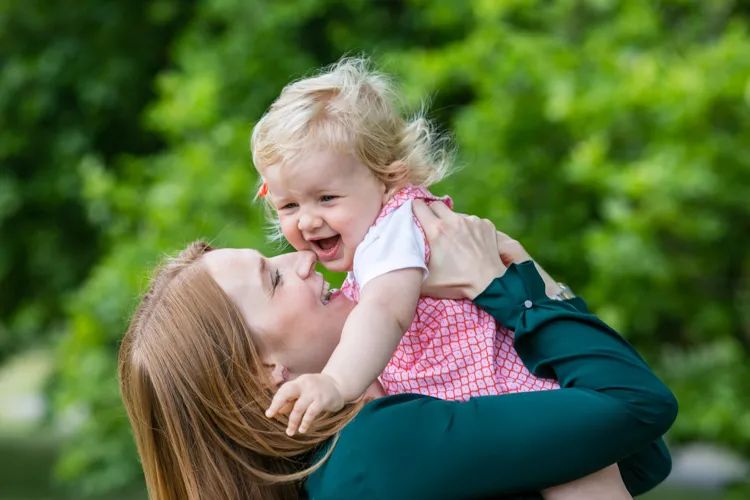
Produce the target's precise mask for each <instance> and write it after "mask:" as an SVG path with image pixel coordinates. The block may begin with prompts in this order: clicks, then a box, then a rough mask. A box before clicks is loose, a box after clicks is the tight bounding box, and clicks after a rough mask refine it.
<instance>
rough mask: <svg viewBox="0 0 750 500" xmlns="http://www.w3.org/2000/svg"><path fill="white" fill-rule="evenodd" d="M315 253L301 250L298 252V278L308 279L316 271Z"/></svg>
mask: <svg viewBox="0 0 750 500" xmlns="http://www.w3.org/2000/svg"><path fill="white" fill-rule="evenodd" d="M316 260H317V259H316V257H315V252H311V251H310V250H300V251H299V252H297V265H296V268H297V269H296V270H297V276H299V277H300V278H301V279H307V277H308V276H310V273H311V272H312V271H313V269H315V261H316Z"/></svg>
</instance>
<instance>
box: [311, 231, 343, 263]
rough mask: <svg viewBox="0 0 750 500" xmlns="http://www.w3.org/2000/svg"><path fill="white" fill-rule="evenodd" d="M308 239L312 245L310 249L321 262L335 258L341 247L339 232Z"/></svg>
mask: <svg viewBox="0 0 750 500" xmlns="http://www.w3.org/2000/svg"><path fill="white" fill-rule="evenodd" d="M309 241H310V244H311V245H312V250H313V251H314V252H315V254H316V255H317V256H318V260H319V261H321V262H328V261H331V260H333V259H335V258H336V256H337V255H338V253H339V251H340V248H341V235H339V234H337V235H334V236H329V237H327V238H320V239H319V240H309Z"/></svg>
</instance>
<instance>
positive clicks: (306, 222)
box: [297, 214, 322, 231]
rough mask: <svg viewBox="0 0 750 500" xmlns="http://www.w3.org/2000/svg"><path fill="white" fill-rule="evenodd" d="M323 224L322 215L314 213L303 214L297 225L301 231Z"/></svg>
mask: <svg viewBox="0 0 750 500" xmlns="http://www.w3.org/2000/svg"><path fill="white" fill-rule="evenodd" d="M321 225H322V221H321V219H320V217H318V216H316V215H314V214H302V215H300V218H299V222H298V223H297V227H298V228H299V230H300V231H310V230H313V229H318V228H319V227H320V226H321Z"/></svg>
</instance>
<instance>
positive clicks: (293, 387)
mask: <svg viewBox="0 0 750 500" xmlns="http://www.w3.org/2000/svg"><path fill="white" fill-rule="evenodd" d="M299 396H300V390H299V387H298V385H297V384H295V383H293V382H287V383H286V384H284V385H282V386H281V387H280V388H279V390H278V391H276V395H274V397H273V399H272V400H271V406H269V407H268V409H267V410H266V417H268V418H273V417H275V416H276V415H277V414H278V413H279V412H280V410H281V409H283V408H284V407H285V406H287V403H289V402H290V401H293V400H295V399H297V398H298V397H299Z"/></svg>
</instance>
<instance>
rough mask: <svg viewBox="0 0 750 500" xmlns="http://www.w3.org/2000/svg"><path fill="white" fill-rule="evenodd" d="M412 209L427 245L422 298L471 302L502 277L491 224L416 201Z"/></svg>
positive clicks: (441, 207)
mask: <svg viewBox="0 0 750 500" xmlns="http://www.w3.org/2000/svg"><path fill="white" fill-rule="evenodd" d="M413 207H414V214H415V215H416V216H417V218H418V219H419V222H420V224H422V228H423V229H424V232H425V235H426V236H427V241H428V242H429V244H430V253H431V255H430V263H429V270H430V275H429V277H428V278H427V280H426V281H425V282H424V283H423V285H422V294H423V295H430V296H433V297H440V298H446V299H464V298H468V299H473V298H474V297H476V296H477V295H479V294H480V293H481V292H482V291H483V290H484V289H485V288H487V286H488V285H489V284H490V282H491V281H492V280H493V279H495V278H496V277H498V276H502V275H503V274H504V273H505V269H506V266H505V265H504V264H503V262H502V260H501V258H500V253H499V251H498V246H497V243H498V240H497V235H496V232H495V226H494V225H492V223H491V222H490V221H488V220H486V219H485V220H482V219H479V218H478V217H474V216H466V215H461V214H456V213H454V212H453V211H451V209H450V208H448V207H447V206H446V205H445V204H444V203H439V202H438V203H433V204H431V205H427V204H426V203H424V202H423V201H421V200H415V201H414V204H413Z"/></svg>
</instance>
